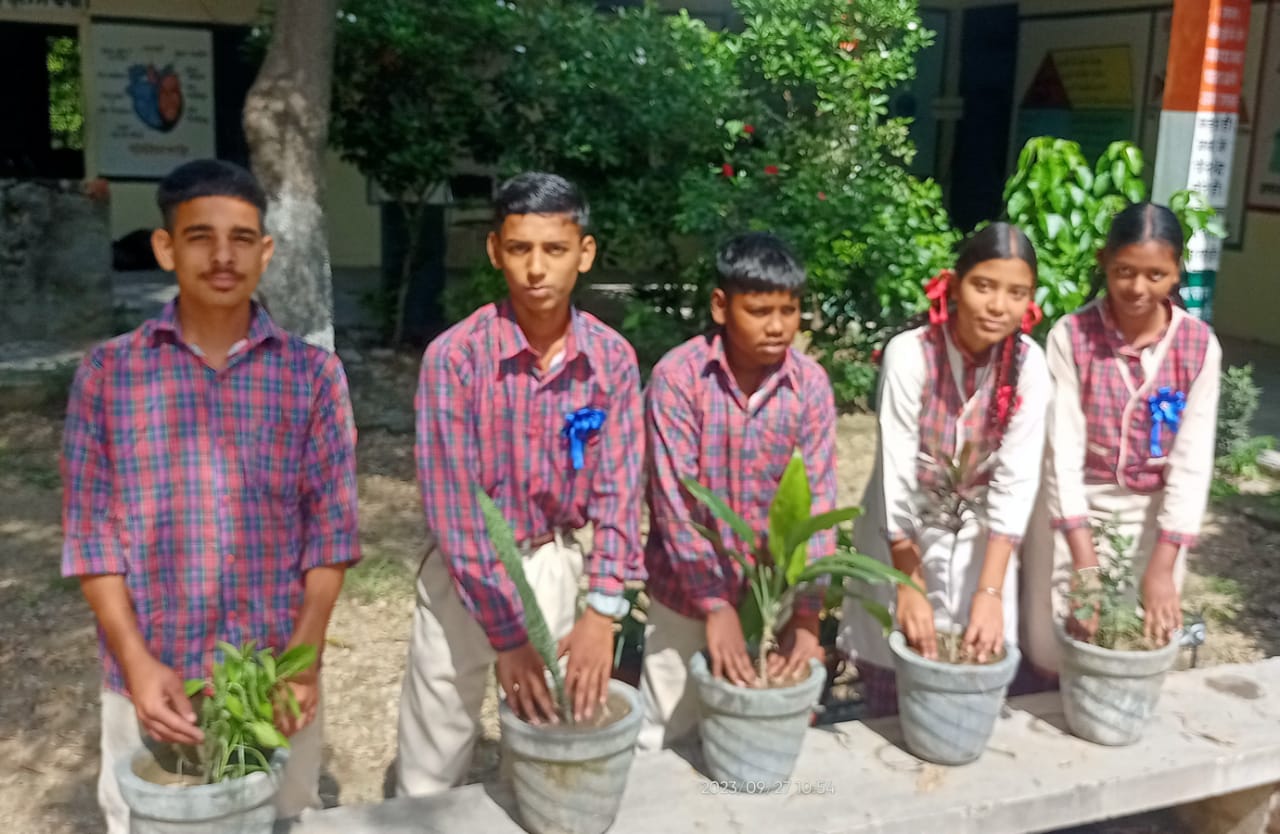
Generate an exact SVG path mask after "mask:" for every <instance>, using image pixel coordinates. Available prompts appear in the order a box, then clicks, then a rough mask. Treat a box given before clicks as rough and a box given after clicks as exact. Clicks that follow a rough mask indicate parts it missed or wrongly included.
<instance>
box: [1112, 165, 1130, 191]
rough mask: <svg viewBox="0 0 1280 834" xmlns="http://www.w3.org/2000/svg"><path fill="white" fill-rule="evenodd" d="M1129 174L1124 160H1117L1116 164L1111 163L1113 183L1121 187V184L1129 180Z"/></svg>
mask: <svg viewBox="0 0 1280 834" xmlns="http://www.w3.org/2000/svg"><path fill="white" fill-rule="evenodd" d="M1127 173H1128V170H1127V168H1126V166H1125V164H1124V160H1123V159H1117V160H1116V161H1115V162H1112V163H1111V181H1112V182H1113V183H1115V184H1116V185H1117V186H1119V185H1121V183H1123V182H1124V181H1125V180H1126V179H1128V177H1126V176H1125V174H1127Z"/></svg>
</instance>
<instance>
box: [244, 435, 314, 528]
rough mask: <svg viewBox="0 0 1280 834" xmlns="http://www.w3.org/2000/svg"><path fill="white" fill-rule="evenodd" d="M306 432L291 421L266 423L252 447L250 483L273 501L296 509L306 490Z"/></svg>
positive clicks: (261, 494)
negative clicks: (304, 453) (304, 489)
mask: <svg viewBox="0 0 1280 834" xmlns="http://www.w3.org/2000/svg"><path fill="white" fill-rule="evenodd" d="M306 440H307V438H306V432H305V430H304V429H302V428H301V427H300V426H297V425H294V424H291V423H287V422H286V423H266V424H264V425H263V426H261V427H260V428H259V429H258V433H257V437H256V438H255V439H254V441H253V442H252V443H251V444H250V446H249V454H250V455H251V459H250V460H249V461H248V466H247V467H246V469H247V470H248V472H249V480H250V486H251V487H252V488H253V491H254V492H255V493H257V494H258V495H260V496H262V497H265V498H267V499H270V500H271V501H272V502H273V503H275V504H277V505H279V506H281V507H288V508H293V507H295V506H296V504H297V502H298V496H299V495H300V494H301V492H302V483H303V479H304V478H305V477H306V473H305V472H304V471H303V451H304V449H305V446H306Z"/></svg>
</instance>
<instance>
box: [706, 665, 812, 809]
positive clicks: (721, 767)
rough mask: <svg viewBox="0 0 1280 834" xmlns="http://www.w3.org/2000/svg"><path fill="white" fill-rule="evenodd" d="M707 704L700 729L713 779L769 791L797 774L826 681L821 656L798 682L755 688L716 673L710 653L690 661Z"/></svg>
mask: <svg viewBox="0 0 1280 834" xmlns="http://www.w3.org/2000/svg"><path fill="white" fill-rule="evenodd" d="M689 673H690V675H692V677H693V681H694V685H695V686H696V688H697V692H698V701H699V702H700V704H701V708H702V717H701V720H700V721H699V723H698V732H699V734H700V735H701V736H702V756H703V759H704V760H705V761H706V765H707V770H708V771H709V773H710V776H711V778H712V779H714V780H715V781H716V782H719V783H721V786H722V788H724V789H727V790H740V791H749V792H753V793H757V792H767V791H769V790H770V789H772V788H773V787H774V786H777V785H779V784H781V783H782V782H785V781H786V780H787V779H789V778H791V771H792V770H793V769H794V768H795V764H796V757H798V756H799V755H800V748H801V746H802V745H803V744H804V736H805V732H806V731H807V730H808V729H809V717H810V716H811V715H812V714H813V708H814V707H815V706H816V705H817V703H818V696H819V695H821V694H822V686H823V684H824V683H826V678H827V676H826V670H825V669H824V668H823V665H822V663H821V662H820V661H818V660H817V659H816V658H815V659H813V660H810V661H809V677H807V678H805V679H804V680H803V681H801V682H800V683H797V684H795V685H794V686H788V687H781V688H777V689H751V688H747V687H742V686H735V685H733V684H731V683H729V682H728V681H726V680H723V679H721V678H717V677H714V676H713V675H712V674H711V669H710V668H709V666H708V665H707V656H706V654H705V653H704V652H698V653H697V654H695V655H694V656H693V657H692V659H690V661H689Z"/></svg>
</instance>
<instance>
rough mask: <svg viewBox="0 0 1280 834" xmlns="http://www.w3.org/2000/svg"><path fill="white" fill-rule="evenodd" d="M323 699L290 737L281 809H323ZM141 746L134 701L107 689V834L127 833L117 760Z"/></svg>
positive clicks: (102, 785)
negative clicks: (307, 722)
mask: <svg viewBox="0 0 1280 834" xmlns="http://www.w3.org/2000/svg"><path fill="white" fill-rule="evenodd" d="M323 725H324V698H323V695H322V697H321V699H320V707H319V708H318V709H317V710H316V717H315V720H314V721H312V722H311V723H310V724H308V725H307V726H306V727H304V728H303V729H302V731H301V732H299V733H297V734H296V735H294V736H293V737H292V738H290V739H289V761H288V763H287V764H286V765H285V768H284V772H283V773H282V774H281V779H280V791H279V793H278V794H277V795H276V811H277V813H278V814H279V815H280V816H282V817H293V816H297V815H298V814H301V813H302V812H303V811H304V810H306V809H308V808H319V807H320V760H321V754H322V753H323V751H324V731H323V729H322V727H323ZM141 746H142V728H141V727H140V726H139V724H138V716H137V713H136V712H134V709H133V701H131V700H129V699H128V698H127V697H125V696H124V695H121V694H120V693H118V692H111V691H110V690H106V689H104V690H102V770H101V771H100V772H99V774H98V806H99V807H100V808H102V815H103V816H104V817H105V818H106V821H107V834H128V832H129V807H128V806H127V805H125V802H124V798H123V797H122V796H121V795H120V785H119V783H118V782H117V781H116V771H115V763H116V761H117V760H118V759H120V758H121V757H124V756H129V755H131V754H132V753H133V752H134V751H135V750H137V749H138V748H139V747H141Z"/></svg>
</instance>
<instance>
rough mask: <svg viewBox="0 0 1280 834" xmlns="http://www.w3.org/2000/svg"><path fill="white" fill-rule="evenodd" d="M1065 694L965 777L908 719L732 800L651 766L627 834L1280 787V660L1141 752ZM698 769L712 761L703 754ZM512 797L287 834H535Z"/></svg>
mask: <svg viewBox="0 0 1280 834" xmlns="http://www.w3.org/2000/svg"><path fill="white" fill-rule="evenodd" d="M1064 726H1065V725H1064V723H1063V718H1062V707H1061V702H1060V699H1059V696H1058V695H1057V693H1046V694H1042V695H1032V696H1027V697H1024V698H1017V699H1014V700H1013V701H1011V702H1010V704H1009V707H1008V708H1007V709H1006V711H1005V715H1004V716H1003V717H1002V718H1001V720H1000V721H999V722H998V724H997V726H996V730H995V733H994V735H993V736H992V739H991V743H990V745H989V747H988V749H987V752H986V754H985V755H984V756H983V757H982V759H980V760H979V761H978V762H976V763H975V764H972V765H968V766H965V767H959V768H946V767H939V766H936V765H930V764H925V763H923V762H921V761H919V760H917V759H916V758H914V757H913V756H911V755H909V754H907V753H905V752H904V751H903V750H902V749H901V747H900V746H899V745H900V742H901V736H900V733H899V728H898V722H897V720H896V719H888V720H882V721H873V722H867V723H859V722H847V723H844V724H838V725H835V726H833V727H830V728H823V729H814V730H811V731H810V733H809V737H808V738H807V739H806V741H805V748H804V751H803V752H802V753H801V756H800V761H799V763H798V764H797V766H796V772H795V776H794V779H793V784H792V785H791V786H789V787H788V788H787V789H786V790H784V791H782V792H780V793H778V794H775V795H768V796H744V795H726V794H724V793H722V792H719V791H718V790H717V786H716V785H714V784H713V783H711V782H709V781H708V780H707V778H706V777H704V776H703V775H702V774H701V773H699V772H698V771H697V770H696V769H695V767H694V765H693V764H691V763H690V761H689V760H687V759H686V758H683V757H681V755H679V754H677V753H676V752H673V751H664V752H662V753H658V754H652V755H648V756H643V755H638V756H637V758H636V761H635V765H634V767H633V768H632V771H631V777H630V781H629V782H628V787H627V794H626V796H625V798H624V800H623V805H622V811H621V813H620V814H619V816H618V820H617V822H616V823H615V824H614V827H613V828H612V829H611V830H610V831H611V834H651V832H654V831H658V832H662V834H682V832H720V831H737V832H754V831H759V832H769V834H783V832H795V834H800V832H806V834H819V832H821V834H837V832H839V833H840V834H921V832H946V834H1018V833H1020V832H1036V831H1049V830H1053V829H1056V828H1062V827H1066V826H1071V825H1078V824H1081V823H1086V822H1092V821H1097V820H1103V819H1109V818H1112V817H1118V816H1124V815H1127V814H1134V813H1138V812H1141V811H1147V810H1151V809H1155V808H1164V807H1168V806H1171V805H1181V804H1184V803H1191V802H1195V801H1198V800H1203V799H1206V798H1209V797H1215V796H1222V795H1224V794H1231V793H1236V792H1239V791H1249V790H1251V789H1256V788H1259V787H1260V786H1263V785H1269V784H1273V783H1280V658H1273V659H1270V660H1265V661H1260V662H1258V663H1252V664H1241V665H1232V666H1216V667H1210V668H1205V669H1196V670H1191V671H1187V672H1178V673H1174V674H1171V675H1170V676H1169V678H1168V680H1167V681H1166V683H1165V687H1164V692H1163V695H1162V697H1161V703H1160V706H1159V709H1158V711H1157V715H1156V717H1155V719H1154V720H1153V721H1152V723H1151V725H1150V726H1149V727H1148V729H1147V733H1146V736H1145V738H1144V739H1143V740H1142V741H1141V742H1139V743H1138V744H1137V745H1134V746H1133V747H1128V748H1119V749H1113V748H1105V747H1099V746H1095V745H1093V744H1090V743H1088V742H1084V741H1080V740H1079V739H1076V738H1074V737H1072V736H1070V735H1068V734H1067V733H1066V731H1065V729H1064ZM689 758H690V759H696V756H693V755H690V756H689ZM513 813H514V809H513V808H512V804H511V798H510V796H509V794H508V793H507V792H506V791H505V789H504V787H503V786H499V785H492V786H490V785H469V786H466V787H463V788H458V789H456V790H453V791H449V792H447V793H445V794H443V795H440V796H435V797H426V798H420V799H396V800H389V801H387V802H383V803H379V804H376V805H364V806H347V807H341V808H334V809H331V810H328V811H322V812H318V813H314V814H309V815H306V816H304V817H303V818H302V819H301V820H300V821H294V822H288V821H286V822H281V823H280V824H279V825H278V827H277V831H278V832H280V834H351V832H356V831H360V832H383V833H384V834H401V832H403V833H404V834H410V832H413V834H422V832H441V834H444V832H457V831H486V832H495V833H496V832H513V834H515V832H519V831H520V830H521V829H520V827H519V826H518V825H517V823H516V822H514V821H513V818H512V814H513Z"/></svg>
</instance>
